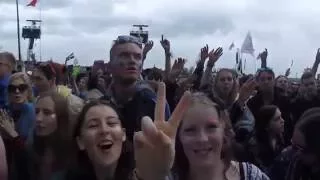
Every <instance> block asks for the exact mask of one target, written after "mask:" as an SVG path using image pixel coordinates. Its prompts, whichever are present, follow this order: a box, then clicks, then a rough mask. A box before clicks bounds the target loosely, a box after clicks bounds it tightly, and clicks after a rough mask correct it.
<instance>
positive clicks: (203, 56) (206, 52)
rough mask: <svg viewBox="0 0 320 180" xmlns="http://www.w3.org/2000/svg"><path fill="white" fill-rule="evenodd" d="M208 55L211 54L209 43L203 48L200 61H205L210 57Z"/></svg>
mask: <svg viewBox="0 0 320 180" xmlns="http://www.w3.org/2000/svg"><path fill="white" fill-rule="evenodd" d="M208 56H209V46H208V44H207V45H206V46H205V47H203V48H201V51H200V61H201V62H203V63H204V62H205V60H206V59H207V58H208Z"/></svg>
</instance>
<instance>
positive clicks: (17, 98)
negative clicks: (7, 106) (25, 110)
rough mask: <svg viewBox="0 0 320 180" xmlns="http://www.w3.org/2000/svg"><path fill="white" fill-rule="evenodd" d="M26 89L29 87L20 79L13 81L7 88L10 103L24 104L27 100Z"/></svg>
mask: <svg viewBox="0 0 320 180" xmlns="http://www.w3.org/2000/svg"><path fill="white" fill-rule="evenodd" d="M28 89H29V85H28V84H26V83H25V81H24V80H23V79H22V78H18V79H14V80H13V81H12V82H11V83H10V84H9V86H8V93H9V100H10V103H13V104H22V103H25V102H26V101H27V100H28Z"/></svg>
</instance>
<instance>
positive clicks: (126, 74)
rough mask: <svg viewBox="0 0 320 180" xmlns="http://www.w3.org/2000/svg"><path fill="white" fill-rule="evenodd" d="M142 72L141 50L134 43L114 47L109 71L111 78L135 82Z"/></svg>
mask: <svg viewBox="0 0 320 180" xmlns="http://www.w3.org/2000/svg"><path fill="white" fill-rule="evenodd" d="M141 70H142V49H141V48H140V47H139V46H138V45H136V44H134V43H125V44H119V45H116V46H115V47H114V50H113V58H112V60H111V62H110V71H111V73H112V75H113V77H118V78H120V79H122V80H125V81H136V80H137V79H138V78H139V77H140V74H141Z"/></svg>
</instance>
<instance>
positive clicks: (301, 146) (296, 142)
mask: <svg viewBox="0 0 320 180" xmlns="http://www.w3.org/2000/svg"><path fill="white" fill-rule="evenodd" d="M291 142H292V148H293V149H294V150H295V151H296V152H297V153H298V154H299V156H300V157H301V160H302V162H303V163H304V164H305V165H309V166H312V165H314V164H316V163H317V156H316V155H315V154H313V153H312V152H310V150H309V149H308V147H307V146H306V142H305V138H304V135H303V134H302V133H301V131H300V130H299V129H297V128H295V130H294V132H293V136H292V140H291Z"/></svg>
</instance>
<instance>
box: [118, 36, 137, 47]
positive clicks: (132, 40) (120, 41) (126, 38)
mask: <svg viewBox="0 0 320 180" xmlns="http://www.w3.org/2000/svg"><path fill="white" fill-rule="evenodd" d="M113 42H114V45H116V44H125V43H134V44H136V45H138V46H139V47H140V48H142V42H141V40H140V39H139V38H137V37H134V36H118V38H117V39H116V40H114V41H113Z"/></svg>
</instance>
